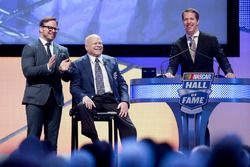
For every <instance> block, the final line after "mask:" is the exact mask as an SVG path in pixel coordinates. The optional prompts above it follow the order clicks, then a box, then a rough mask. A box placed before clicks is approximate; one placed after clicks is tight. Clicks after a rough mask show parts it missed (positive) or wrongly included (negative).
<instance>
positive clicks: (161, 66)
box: [160, 49, 189, 77]
mask: <svg viewBox="0 0 250 167" xmlns="http://www.w3.org/2000/svg"><path fill="white" fill-rule="evenodd" d="M187 51H189V49H185V50H183V51H181V52H179V53H177V54H175V55H173V56H172V57H171V56H169V59H167V60H164V61H162V62H161V65H160V70H161V75H160V76H161V77H163V76H164V74H163V64H165V63H166V62H167V61H169V60H171V59H173V58H175V57H177V56H179V55H181V54H183V53H185V52H187Z"/></svg>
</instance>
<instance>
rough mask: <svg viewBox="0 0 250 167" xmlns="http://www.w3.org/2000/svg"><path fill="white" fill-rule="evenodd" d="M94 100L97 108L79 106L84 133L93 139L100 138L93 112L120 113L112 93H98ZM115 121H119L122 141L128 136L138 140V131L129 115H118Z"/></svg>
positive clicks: (118, 126) (118, 125)
mask: <svg viewBox="0 0 250 167" xmlns="http://www.w3.org/2000/svg"><path fill="white" fill-rule="evenodd" d="M92 100H93V102H94V103H95V105H96V108H94V109H92V110H89V109H87V108H86V107H85V105H80V106H79V107H78V113H79V117H80V120H81V125H82V134H83V135H85V136H87V137H89V138H90V139H91V140H92V141H95V140H98V134H97V131H96V128H95V124H94V119H93V114H94V113H95V112H107V111H114V112H117V113H118V114H119V112H120V110H118V109H117V106H118V103H117V101H116V100H115V98H114V96H113V95H112V94H110V93H108V94H104V95H96V96H94V97H93V98H92ZM115 121H117V122H116V123H117V128H118V130H119V135H120V138H121V141H123V139H125V138H128V137H130V138H134V139H135V140H136V137H137V131H136V128H135V126H134V124H133V123H132V121H131V119H130V117H129V115H127V116H126V117H120V116H117V118H116V119H115Z"/></svg>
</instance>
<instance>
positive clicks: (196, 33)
mask: <svg viewBox="0 0 250 167" xmlns="http://www.w3.org/2000/svg"><path fill="white" fill-rule="evenodd" d="M199 35H200V31H199V30H198V31H196V32H195V33H194V35H193V36H190V35H188V34H186V37H187V39H190V38H192V37H198V36H199Z"/></svg>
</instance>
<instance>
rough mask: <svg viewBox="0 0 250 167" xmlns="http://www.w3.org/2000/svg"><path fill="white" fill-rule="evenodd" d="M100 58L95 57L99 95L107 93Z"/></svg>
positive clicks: (97, 91)
mask: <svg viewBox="0 0 250 167" xmlns="http://www.w3.org/2000/svg"><path fill="white" fill-rule="evenodd" d="M99 62H100V60H99V59H98V58H96V59H95V82H96V93H97V94H98V95H102V94H104V93H105V88H104V81H103V75H102V70H101V67H100V65H99Z"/></svg>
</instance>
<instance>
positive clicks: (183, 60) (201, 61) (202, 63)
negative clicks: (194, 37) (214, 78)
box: [167, 32, 233, 75]
mask: <svg viewBox="0 0 250 167" xmlns="http://www.w3.org/2000/svg"><path fill="white" fill-rule="evenodd" d="M182 51H184V53H183V54H180V55H177V54H178V53H180V52H182ZM175 55H177V56H175ZM213 57H215V58H216V60H217V62H218V63H219V65H220V68H221V69H222V70H223V72H224V73H225V74H227V73H229V72H231V73H233V70H232V68H231V65H230V63H229V61H228V59H227V57H226V56H225V54H224V52H223V49H222V47H221V46H220V45H219V43H218V40H217V38H216V37H215V36H211V35H208V34H206V33H203V32H200V35H199V38H198V45H197V52H196V56H195V63H193V61H192V59H191V55H190V52H189V49H188V45H187V39H186V35H184V36H183V37H181V38H180V39H178V40H177V42H176V43H175V44H174V45H173V46H172V49H171V56H170V58H169V59H170V60H169V66H168V69H167V72H170V73H172V74H174V75H175V74H176V72H177V70H178V66H179V64H180V65H181V68H182V70H181V74H183V73H184V72H214V69H213V63H214V60H213Z"/></svg>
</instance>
